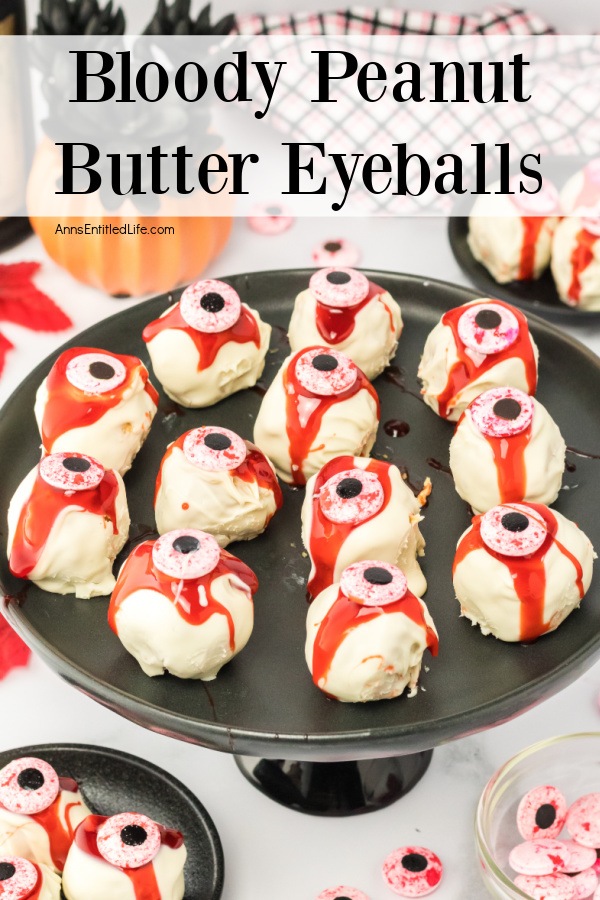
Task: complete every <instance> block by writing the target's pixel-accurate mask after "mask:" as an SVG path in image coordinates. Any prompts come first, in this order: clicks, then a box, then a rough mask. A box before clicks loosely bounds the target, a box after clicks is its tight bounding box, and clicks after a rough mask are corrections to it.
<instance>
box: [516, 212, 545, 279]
mask: <svg viewBox="0 0 600 900" xmlns="http://www.w3.org/2000/svg"><path fill="white" fill-rule="evenodd" d="M545 221H546V217H545V216H522V217H521V223H522V225H523V243H522V244H521V259H520V263H519V281H531V279H532V278H533V276H534V272H535V251H536V249H537V243H538V240H539V237H540V234H541V232H542V229H543V227H544V223H545Z"/></svg>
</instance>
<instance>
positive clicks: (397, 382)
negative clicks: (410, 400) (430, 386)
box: [383, 365, 423, 403]
mask: <svg viewBox="0 0 600 900" xmlns="http://www.w3.org/2000/svg"><path fill="white" fill-rule="evenodd" d="M405 374H406V373H405V371H404V369H401V368H400V366H396V365H391V366H387V367H386V368H385V369H384V370H383V377H384V378H385V380H386V381H388V382H389V383H390V384H393V385H394V387H397V388H400V390H401V391H402V393H403V394H410V396H411V397H414V398H415V399H416V400H419V401H420V402H421V403H422V402H423V397H422V396H421V394H419V393H417V391H410V390H409V389H408V388H407V387H406V385H405V383H404V377H405Z"/></svg>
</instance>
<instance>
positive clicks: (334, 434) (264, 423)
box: [254, 356, 379, 484]
mask: <svg viewBox="0 0 600 900" xmlns="http://www.w3.org/2000/svg"><path fill="white" fill-rule="evenodd" d="M291 358H292V357H291V356H288V357H287V359H285V360H284V362H283V365H282V366H281V368H280V369H279V371H278V372H277V374H276V375H275V378H274V379H273V382H272V383H271V385H270V387H269V389H268V391H267V393H266V394H265V396H264V397H263V401H262V403H261V406H260V409H259V411H258V415H257V417H256V421H255V423H254V442H255V444H257V445H258V446H259V447H260V449H261V450H262V451H263V453H265V454H266V455H267V456H268V457H269V459H270V460H271V462H272V463H273V465H274V467H275V471H276V472H277V474H278V475H279V477H280V478H281V479H282V481H286V482H287V483H288V484H289V483H293V481H294V477H293V474H292V460H291V458H290V439H289V436H288V434H287V431H286V427H285V422H286V394H285V389H284V384H283V373H284V371H285V369H286V368H287V366H288V365H289V362H290V359H291ZM378 425H379V417H378V410H377V403H376V402H375V400H374V398H373V397H372V396H371V394H370V393H369V391H368V390H366V388H361V389H360V390H359V391H357V393H356V394H354V395H353V396H352V397H349V398H348V399H347V400H339V401H337V402H334V403H332V404H331V406H330V407H329V409H327V411H326V412H325V413H324V415H323V417H322V419H321V425H320V428H319V431H318V432H317V435H316V437H315V440H314V442H313V445H312V447H311V448H310V450H309V453H308V455H307V457H306V459H305V460H304V463H303V466H302V470H303V473H304V477H305V478H306V479H308V478H309V477H310V476H311V475H314V474H315V472H318V471H319V469H321V468H322V467H323V466H324V465H325V463H326V462H328V460H330V459H333V458H334V457H335V456H345V455H346V454H348V455H350V456H368V455H369V453H370V452H371V449H372V448H373V444H374V443H375V437H376V435H377V428H378Z"/></svg>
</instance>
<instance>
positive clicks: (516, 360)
mask: <svg viewBox="0 0 600 900" xmlns="http://www.w3.org/2000/svg"><path fill="white" fill-rule="evenodd" d="M538 356H539V354H538V349H537V347H536V345H535V342H534V340H533V338H532V336H531V334H530V333H529V326H528V324H527V319H526V318H525V316H524V315H523V313H522V312H521V311H520V310H518V309H516V308H515V307H514V306H510V304H508V303H504V302H503V301H502V300H496V299H488V298H487V297H482V298H481V299H479V300H472V301H471V302H470V303H465V304H463V305H462V306H457V307H455V308H454V309H451V310H449V311H448V312H446V313H444V315H443V316H442V318H441V320H440V322H438V324H437V325H436V326H435V328H434V329H433V331H431V333H430V334H429V336H428V338H427V341H426V342H425V348H424V350H423V356H422V357H421V362H420V364H419V371H418V376H419V378H420V379H421V381H422V382H423V388H422V390H421V393H422V394H423V400H424V401H425V403H426V404H427V405H428V406H430V407H431V408H432V409H433V411H434V412H436V413H437V414H438V416H441V418H442V419H448V420H450V421H452V422H457V421H458V419H459V418H460V417H461V415H462V414H463V412H464V411H465V409H466V408H467V406H468V405H469V403H471V401H472V400H474V399H475V397H477V396H479V394H482V393H483V392H484V391H487V390H490V389H491V388H494V387H505V386H509V387H516V388H518V389H519V390H521V391H524V392H525V393H526V394H534V393H535V391H536V388H537V364H538Z"/></svg>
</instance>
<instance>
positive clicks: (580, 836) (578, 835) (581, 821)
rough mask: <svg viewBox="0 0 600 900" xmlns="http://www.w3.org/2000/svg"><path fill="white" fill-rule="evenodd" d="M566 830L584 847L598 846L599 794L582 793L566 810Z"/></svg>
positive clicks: (599, 824) (599, 831)
mask: <svg viewBox="0 0 600 900" xmlns="http://www.w3.org/2000/svg"><path fill="white" fill-rule="evenodd" d="M565 824H566V826H567V831H568V832H569V834H570V835H571V837H572V838H573V840H574V841H577V843H578V844H582V845H583V846H584V847H592V848H595V847H600V794H598V793H594V794H584V796H583V797H579V799H578V800H576V801H575V803H573V804H572V805H571V806H570V807H569V810H568V812H567V819H566V823H565Z"/></svg>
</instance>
